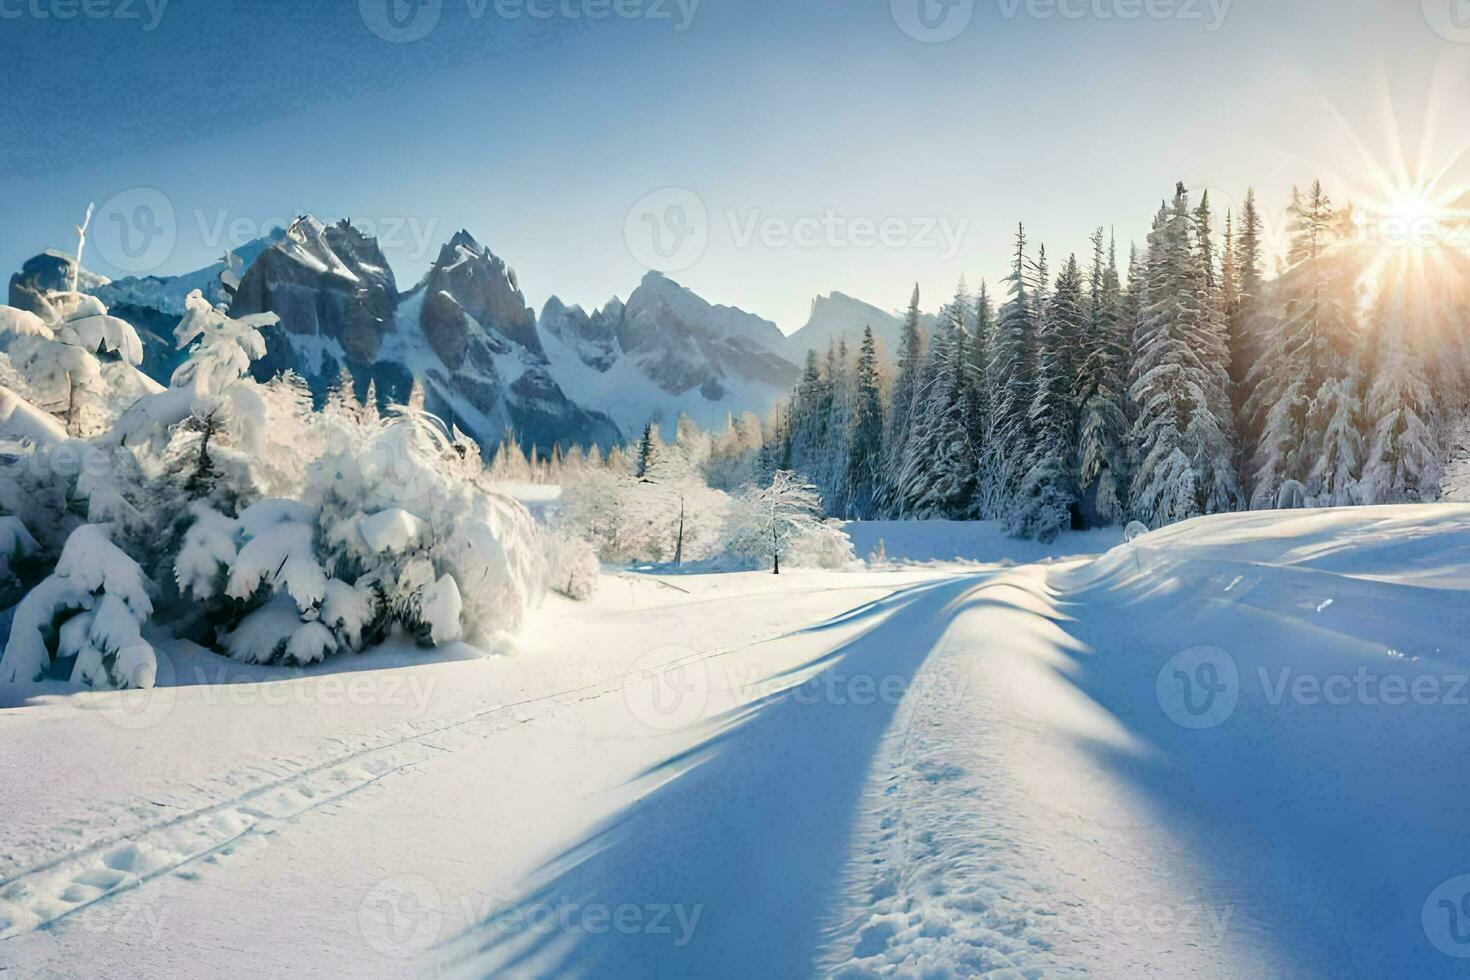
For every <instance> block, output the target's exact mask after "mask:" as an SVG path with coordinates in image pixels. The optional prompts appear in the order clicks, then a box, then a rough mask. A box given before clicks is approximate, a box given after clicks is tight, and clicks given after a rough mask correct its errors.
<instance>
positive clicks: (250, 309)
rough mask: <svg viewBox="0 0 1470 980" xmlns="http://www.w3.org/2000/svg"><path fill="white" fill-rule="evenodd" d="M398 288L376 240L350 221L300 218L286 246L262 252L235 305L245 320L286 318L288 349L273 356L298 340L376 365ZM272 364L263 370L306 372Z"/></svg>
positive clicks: (273, 360)
mask: <svg viewBox="0 0 1470 980" xmlns="http://www.w3.org/2000/svg"><path fill="white" fill-rule="evenodd" d="M397 303H398V285H397V283H396V282H395V281H394V279H393V270H392V269H390V268H388V260H387V259H385V258H384V257H383V253H382V251H381V250H380V249H379V248H378V242H377V239H375V238H369V237H368V236H366V235H364V234H363V233H362V232H360V231H358V230H357V229H356V228H354V227H352V226H351V225H350V224H348V223H347V222H346V221H340V222H338V223H337V224H334V225H330V226H326V225H323V224H322V223H321V222H320V221H317V220H316V219H315V218H313V217H311V216H310V215H308V216H306V217H302V218H299V219H297V220H296V221H295V222H293V223H292V224H291V227H290V228H287V229H286V234H285V236H284V237H282V239H281V240H280V241H278V242H276V243H275V244H274V245H272V246H271V247H270V248H267V249H265V250H264V251H263V252H261V253H260V256H259V257H258V258H256V260H255V261H254V262H252V263H251V264H250V268H249V269H248V270H246V272H245V277H244V279H243V280H242V281H241V282H240V288H239V291H238V292H237V294H236V296H235V301H234V303H233V304H232V305H231V310H232V311H233V312H234V313H235V314H236V315H237V316H238V315H241V314H250V313H264V312H266V311H270V312H273V313H275V314H276V315H278V316H279V317H280V318H281V325H280V327H279V328H277V330H278V331H279V332H280V333H282V334H284V335H285V336H286V337H287V338H290V341H291V342H290V343H284V344H283V343H280V342H277V343H276V344H274V345H271V344H270V341H271V340H272V339H275V338H272V337H269V336H268V337H267V346H268V347H271V348H272V351H271V352H272V354H273V355H274V354H276V353H278V352H279V353H281V354H283V355H284V354H285V353H286V352H287V348H289V347H291V346H295V345H296V344H297V339H298V338H315V339H320V340H324V341H330V342H334V343H335V344H336V345H339V346H340V347H341V349H342V351H343V353H344V354H346V356H347V359H348V360H349V361H352V362H354V363H356V364H359V365H368V364H372V363H374V362H375V361H376V360H377V358H378V351H379V349H380V348H381V346H382V342H383V332H384V331H385V330H387V329H391V328H392V324H393V312H394V309H395V308H396V306H397ZM281 360H285V358H281V359H278V358H276V357H268V358H267V359H266V361H265V362H264V363H263V364H261V365H260V369H261V370H262V371H266V372H269V373H272V374H274V373H276V372H277V371H279V370H283V369H285V368H292V369H295V370H297V371H298V373H302V374H311V373H314V372H311V371H301V367H302V365H299V364H296V363H281V362H280V361H281Z"/></svg>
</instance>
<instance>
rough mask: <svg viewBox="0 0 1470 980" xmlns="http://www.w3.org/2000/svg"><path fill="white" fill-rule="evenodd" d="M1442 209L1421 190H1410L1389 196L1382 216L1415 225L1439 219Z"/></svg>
mask: <svg viewBox="0 0 1470 980" xmlns="http://www.w3.org/2000/svg"><path fill="white" fill-rule="evenodd" d="M1443 210H1444V209H1443V208H1441V207H1440V206H1439V205H1437V204H1435V203H1434V202H1433V201H1431V200H1429V198H1427V197H1426V196H1425V195H1424V194H1423V193H1422V192H1420V191H1412V190H1411V191H1404V192H1400V193H1399V194H1397V195H1395V196H1393V197H1391V198H1389V200H1388V203H1387V205H1386V206H1385V208H1384V214H1383V216H1384V218H1386V219H1388V220H1391V221H1397V222H1401V223H1402V224H1405V225H1415V224H1422V223H1425V222H1435V221H1438V220H1440V218H1441V216H1442V212H1443Z"/></svg>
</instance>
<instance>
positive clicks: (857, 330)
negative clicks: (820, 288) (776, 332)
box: [785, 292, 935, 363]
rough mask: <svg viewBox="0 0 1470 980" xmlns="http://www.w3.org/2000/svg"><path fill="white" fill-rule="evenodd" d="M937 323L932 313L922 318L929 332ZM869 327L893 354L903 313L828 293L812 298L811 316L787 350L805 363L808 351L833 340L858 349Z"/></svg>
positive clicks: (821, 349) (791, 338)
mask: <svg viewBox="0 0 1470 980" xmlns="http://www.w3.org/2000/svg"><path fill="white" fill-rule="evenodd" d="M934 322H935V320H934V317H933V316H928V315H926V316H922V317H920V320H919V323H920V325H921V326H922V327H923V328H924V330H925V332H929V331H931V330H932V329H933V327H934ZM865 327H872V328H873V335H874V336H875V337H876V338H877V339H878V342H879V343H880V344H882V346H883V349H884V350H886V351H888V353H889V355H890V356H892V355H893V353H894V352H896V351H897V350H898V340H899V334H900V332H901V331H902V330H903V314H902V313H891V312H889V311H887V310H882V309H879V308H878V307H876V306H874V305H873V304H871V303H865V302H863V301H862V300H860V299H857V298H855V297H852V296H849V295H847V294H846V293H839V292H832V293H828V294H827V295H826V296H818V297H817V298H816V299H814V300H812V311H811V315H810V316H808V317H807V321H806V324H805V325H804V326H802V327H801V329H799V330H797V331H796V332H795V333H793V334H792V335H791V336H789V337H787V338H786V344H785V350H786V352H787V356H788V357H790V358H791V359H792V360H794V361H796V362H797V363H801V361H802V360H803V359H804V358H805V357H806V354H807V351H817V352H818V353H824V352H825V351H826V350H827V348H828V346H829V345H831V344H833V343H841V342H844V341H845V342H846V343H847V346H848V348H849V349H851V350H857V349H858V347H859V345H861V344H862V341H863V329H864V328H865Z"/></svg>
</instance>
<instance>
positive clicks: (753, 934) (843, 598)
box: [0, 505, 1470, 978]
mask: <svg viewBox="0 0 1470 980" xmlns="http://www.w3.org/2000/svg"><path fill="white" fill-rule="evenodd" d="M941 530H942V529H939V528H936V527H934V526H932V525H910V526H907V527H905V526H901V525H889V526H887V527H885V528H882V529H878V528H871V529H870V528H857V529H853V530H851V531H850V533H852V534H853V536H854V537H855V538H857V537H861V536H862V535H865V534H868V533H869V532H875V533H876V532H879V531H881V534H882V536H883V538H884V540H885V544H886V547H887V550H888V552H889V555H890V557H894V556H900V557H902V556H904V555H905V554H908V555H922V554H925V553H930V554H932V553H934V552H935V551H936V548H938V546H937V545H936V544H935V543H934V542H935V539H936V534H937V533H938V532H940V531H941ZM949 530H950V531H951V532H954V533H958V531H957V529H949ZM972 531H973V532H974V534H975V535H976V538H975V541H976V542H977V544H976V546H975V547H974V548H973V549H969V548H966V549H964V554H963V555H962V557H963V558H964V559H965V560H964V561H963V562H959V563H949V562H945V563H937V564H932V565H928V566H919V565H901V564H900V565H885V566H884V567H882V568H877V569H869V570H865V571H844V572H827V571H791V572H788V573H785V574H782V575H781V576H780V577H779V578H778V577H776V576H772V575H770V574H765V573H749V574H724V575H682V576H650V575H637V574H627V573H623V574H616V575H608V576H606V577H605V578H604V581H603V584H602V588H601V589H600V590H599V592H598V593H597V595H596V597H595V598H594V599H593V600H592V601H590V602H587V603H573V602H570V601H566V600H563V599H560V598H558V597H552V598H550V599H548V601H547V603H546V605H545V607H544V608H543V609H542V610H541V611H540V613H539V615H538V617H537V618H536V619H534V620H533V621H532V623H531V625H530V626H529V628H528V629H527V631H526V633H525V634H524V635H523V636H522V638H521V650H520V655H518V656H514V657H496V658H486V657H484V656H481V655H479V654H478V653H477V652H476V651H474V650H472V649H471V648H468V647H464V646H462V645H453V646H450V647H448V648H444V649H441V650H438V651H435V652H434V653H433V654H432V655H429V654H426V653H424V652H423V651H419V650H416V649H414V648H412V647H411V646H410V645H408V644H407V643H405V642H402V641H394V642H393V643H390V644H389V645H388V646H386V647H384V648H380V649H378V650H375V651H372V652H370V653H367V654H364V655H363V656H361V657H343V656H338V657H334V658H332V659H330V660H328V661H327V662H326V663H324V664H313V665H311V666H309V667H306V668H301V669H289V670H288V669H284V668H278V667H255V666H248V665H244V664H239V663H234V662H230V661H227V660H224V659H223V658H220V657H218V656H216V655H214V654H211V653H208V652H206V651H203V650H200V649H198V648H195V647H192V646H190V645H188V644H185V643H179V642H166V641H163V640H162V639H160V638H158V637H154V636H150V637H149V640H150V641H151V642H153V643H154V644H155V646H157V647H158V661H159V677H158V684H159V687H158V688H156V689H155V690H153V691H151V692H136V691H135V692H96V693H91V692H87V693H78V692H77V691H76V690H75V688H72V687H68V686H65V685H62V684H60V683H53V685H52V686H51V687H50V688H49V689H48V693H45V694H42V695H39V696H38V695H34V694H32V695H29V696H28V697H23V696H20V695H16V694H14V693H10V694H0V704H3V705H8V706H9V707H6V708H4V709H3V710H0V744H4V745H5V746H6V751H5V753H4V755H3V759H4V768H5V773H6V778H7V785H10V786H14V787H20V788H21V789H20V791H17V792H10V793H5V794H0V967H6V968H9V969H10V970H12V971H14V973H15V974H16V975H17V976H26V977H41V978H54V977H69V976H77V975H89V976H101V975H128V976H147V977H186V976H187V977H235V976H242V975H259V976H304V977H318V976H339V975H351V976H355V977H399V976H428V975H439V976H465V977H478V976H490V975H516V976H550V975H557V976H599V977H622V976H630V977H631V976H646V975H661V976H782V977H785V976H805V975H838V976H869V975H894V976H953V975H973V974H979V973H986V972H993V973H996V974H998V975H1003V976H1017V977H1020V976H1070V975H1077V976H1104V977H1136V976H1169V977H1183V976H1191V977H1192V976H1200V977H1234V976H1271V977H1276V976H1281V977H1285V976H1291V977H1382V976H1416V977H1438V976H1445V977H1449V976H1463V975H1464V972H1463V971H1464V968H1465V966H1464V965H1465V962H1466V960H1465V959H1463V958H1457V957H1456V956H1454V955H1450V954H1454V953H1459V954H1462V955H1463V954H1464V953H1466V952H1470V949H1466V945H1467V944H1464V943H1459V942H1458V937H1459V936H1460V935H1462V934H1463V927H1464V919H1463V916H1461V917H1460V918H1459V919H1458V920H1456V919H1454V918H1452V916H1454V915H1458V914H1459V912H1460V911H1461V909H1460V905H1459V903H1460V902H1461V901H1462V900H1463V896H1464V894H1465V893H1466V892H1467V891H1470V883H1467V880H1462V879H1460V876H1462V875H1466V874H1470V793H1467V792H1466V790H1465V778H1464V758H1465V752H1466V749H1467V741H1470V721H1467V717H1470V716H1467V713H1466V712H1467V708H1466V707H1465V706H1464V698H1465V697H1466V693H1467V692H1466V691H1465V690H1464V686H1463V680H1464V676H1465V673H1466V671H1467V670H1470V651H1467V648H1466V643H1465V639H1464V638H1465V637H1466V636H1467V635H1470V602H1467V601H1466V600H1467V596H1466V590H1467V589H1470V506H1461V505H1424V506H1416V507H1379V508H1360V509H1354V510H1315V511H1293V512H1275V513H1252V514H1242V515H1228V516H1218V517H1210V518H1203V519H1200V520H1196V521H1192V522H1188V523H1185V524H1182V525H1178V526H1176V527H1172V528H1169V529H1166V530H1163V531H1156V532H1153V533H1150V534H1146V535H1143V536H1142V537H1140V538H1139V539H1138V540H1136V541H1135V542H1133V543H1130V544H1126V545H1120V546H1118V547H1115V548H1113V549H1112V550H1110V551H1108V552H1106V554H1103V555H1102V556H1101V557H1098V558H1095V559H1094V558H1086V557H1078V558H1073V559H1070V560H1053V561H1050V562H1039V561H1037V560H1038V559H1040V558H1041V557H1042V556H1040V555H1037V554H1035V553H1034V552H1033V551H1022V550H1019V549H1017V548H1015V547H1007V544H1006V543H1005V542H1003V541H1000V540H999V539H993V540H992V539H990V538H988V537H987V536H988V534H989V532H988V531H984V530H983V529H972ZM910 539H912V540H910ZM987 540H989V541H991V542H992V543H991V544H988V545H984V546H983V547H982V546H981V545H980V544H979V543H978V542H981V541H987ZM1091 543H1092V542H1091V540H1090V539H1087V538H1086V536H1068V535H1063V537H1062V538H1061V539H1060V541H1059V542H1058V543H1057V545H1056V546H1054V548H1053V549H1052V550H1053V554H1054V555H1055V556H1062V555H1069V554H1076V553H1077V551H1078V550H1079V548H1082V547H1084V546H1086V545H1089V544H1091ZM1102 544H1104V545H1106V544H1107V542H1102ZM864 550H865V549H864V548H863V547H862V546H861V544H860V545H859V552H860V553H862V552H863V551H864ZM940 550H944V551H947V550H950V549H949V548H943V549H940ZM1017 561H1032V562H1035V563H1032V564H1015V562H1017ZM1003 562H1004V564H1003ZM1200 647H1207V648H1210V650H1208V651H1206V652H1204V653H1201V652H1200V651H1199V650H1198V649H1197V648H1200ZM1181 654H1183V656H1182V657H1181V656H1180V655H1181ZM1202 665H1207V666H1209V667H1210V668H1211V670H1210V671H1203V672H1202V671H1201V669H1200V668H1201V666H1202ZM1283 672H1285V673H1284V674H1283ZM1339 677H1341V678H1345V679H1346V683H1347V686H1346V687H1343V685H1341V684H1339V683H1338V682H1337V681H1336V680H1335V679H1336V678H1339ZM1360 677H1361V678H1364V680H1362V681H1360V680H1358V678H1360ZM1283 678H1284V679H1283ZM1302 678H1306V679H1307V681H1308V682H1307V683H1303V682H1302ZM1186 680H1187V681H1191V682H1199V683H1200V684H1203V685H1209V687H1208V690H1207V691H1206V693H1207V694H1208V695H1209V696H1208V697H1206V698H1204V700H1203V701H1201V700H1200V698H1199V697H1198V695H1199V694H1200V692H1201V691H1204V690H1205V688H1203V687H1202V688H1200V689H1198V690H1191V689H1188V688H1186V687H1185V685H1184V684H1183V682H1184V681H1186ZM1176 682H1177V683H1176ZM1456 685H1459V686H1458V687H1457V686H1456ZM1344 691H1347V692H1348V693H1347V696H1346V697H1343V696H1341V695H1342V694H1343V692H1344ZM1191 695H1195V696H1193V697H1192V696H1191ZM1456 925H1458V926H1459V927H1460V928H1459V930H1456V929H1455V928H1453V926H1456Z"/></svg>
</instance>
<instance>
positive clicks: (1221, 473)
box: [1185, 191, 1242, 514]
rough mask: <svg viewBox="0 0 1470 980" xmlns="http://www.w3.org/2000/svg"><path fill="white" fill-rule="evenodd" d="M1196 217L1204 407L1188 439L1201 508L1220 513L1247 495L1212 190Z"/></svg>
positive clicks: (1194, 336) (1196, 343) (1198, 351)
mask: <svg viewBox="0 0 1470 980" xmlns="http://www.w3.org/2000/svg"><path fill="white" fill-rule="evenodd" d="M1194 219H1195V220H1194V234H1195V238H1196V242H1197V248H1198V268H1199V275H1200V280H1201V282H1202V285H1201V287H1200V292H1201V298H1200V310H1201V316H1200V318H1199V319H1198V320H1197V321H1196V322H1195V324H1194V328H1193V331H1192V333H1191V338H1190V345H1191V347H1192V348H1193V349H1194V352H1195V357H1196V359H1197V360H1198V362H1199V378H1200V380H1199V384H1200V386H1201V388H1202V390H1203V392H1204V405H1205V410H1204V411H1202V412H1195V413H1194V414H1193V415H1192V416H1191V417H1190V421H1189V427H1188V428H1187V429H1186V431H1185V441H1186V443H1188V444H1189V447H1190V449H1189V451H1190V452H1191V454H1192V456H1193V458H1194V465H1195V472H1196V475H1197V483H1196V485H1197V487H1198V489H1199V492H1200V508H1201V509H1202V510H1203V512H1204V513H1206V514H1218V513H1223V512H1226V511H1232V510H1236V509H1238V508H1239V507H1240V506H1241V505H1242V495H1241V492H1240V477H1239V470H1238V467H1237V465H1236V457H1237V451H1236V442H1235V411H1234V406H1233V405H1232V404H1231V401H1230V328H1229V325H1228V323H1227V322H1226V319H1225V305H1224V301H1223V298H1222V290H1221V287H1220V282H1219V277H1218V276H1217V275H1216V270H1215V243H1214V238H1213V231H1212V227H1211V226H1212V219H1213V216H1212V213H1211V211H1210V195H1209V192H1208V191H1206V192H1205V193H1204V194H1203V195H1202V196H1201V197H1200V203H1199V206H1198V207H1196V208H1195V211H1194Z"/></svg>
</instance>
